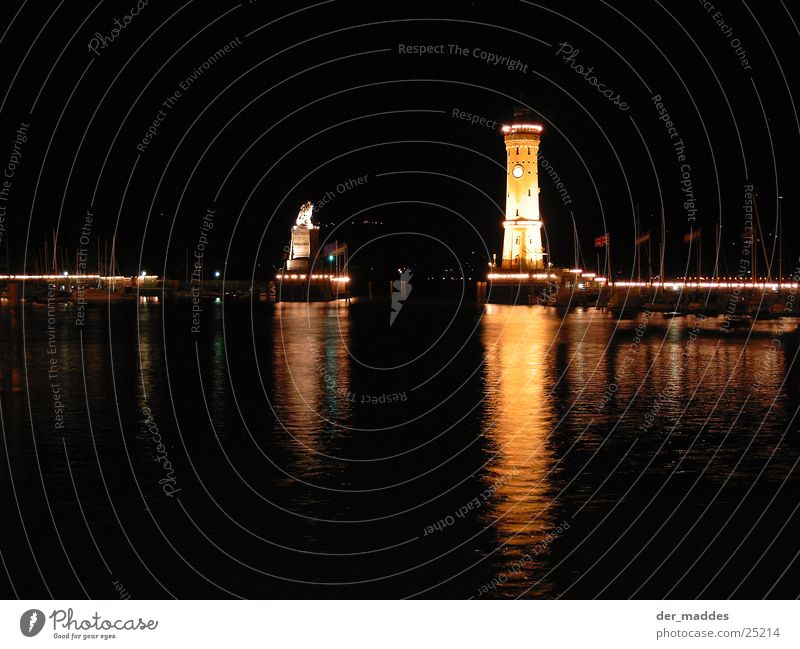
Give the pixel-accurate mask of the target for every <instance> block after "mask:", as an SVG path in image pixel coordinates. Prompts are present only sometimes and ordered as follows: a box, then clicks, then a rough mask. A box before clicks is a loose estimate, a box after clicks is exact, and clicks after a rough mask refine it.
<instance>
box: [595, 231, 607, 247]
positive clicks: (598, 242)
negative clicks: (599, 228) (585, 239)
mask: <svg viewBox="0 0 800 649" xmlns="http://www.w3.org/2000/svg"><path fill="white" fill-rule="evenodd" d="M610 240H611V235H610V234H609V233H608V232H606V233H605V234H604V235H603V236H601V237H595V238H594V247H595V248H602V247H603V246H607V245H608V242H609V241H610Z"/></svg>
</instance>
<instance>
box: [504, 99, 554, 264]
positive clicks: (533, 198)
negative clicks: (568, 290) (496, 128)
mask: <svg viewBox="0 0 800 649" xmlns="http://www.w3.org/2000/svg"><path fill="white" fill-rule="evenodd" d="M514 117H515V120H514V122H513V123H512V124H506V125H505V126H503V129H502V130H503V135H504V138H505V144H506V218H505V220H504V221H503V229H504V231H505V233H504V236H503V261H502V268H503V270H505V271H508V272H513V271H521V272H525V271H541V270H544V267H545V264H544V255H545V252H544V249H543V248H542V220H541V217H540V215H539V166H538V154H539V138H540V136H541V133H542V127H541V126H540V125H539V124H533V123H530V122H527V121H517V117H518V114H515V115H514Z"/></svg>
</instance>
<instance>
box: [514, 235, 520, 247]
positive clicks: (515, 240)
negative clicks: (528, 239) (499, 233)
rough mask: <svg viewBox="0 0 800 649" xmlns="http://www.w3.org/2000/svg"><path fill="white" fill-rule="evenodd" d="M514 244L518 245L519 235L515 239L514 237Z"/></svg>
mask: <svg viewBox="0 0 800 649" xmlns="http://www.w3.org/2000/svg"><path fill="white" fill-rule="evenodd" d="M514 245H517V246H518V245H519V237H517V238H516V239H514Z"/></svg>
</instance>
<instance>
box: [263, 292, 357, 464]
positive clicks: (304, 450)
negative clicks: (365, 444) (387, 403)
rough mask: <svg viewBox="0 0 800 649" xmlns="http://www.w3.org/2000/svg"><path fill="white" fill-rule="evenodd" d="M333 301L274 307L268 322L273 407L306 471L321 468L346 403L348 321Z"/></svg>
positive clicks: (344, 417) (345, 412)
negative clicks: (272, 342)
mask: <svg viewBox="0 0 800 649" xmlns="http://www.w3.org/2000/svg"><path fill="white" fill-rule="evenodd" d="M343 308H344V309H346V308H347V307H346V306H344V307H343V306H342V305H341V304H340V303H338V302H332V303H314V302H312V303H299V302H298V303H290V302H283V303H280V304H278V305H276V313H275V318H274V319H273V340H274V344H273V358H274V368H275V394H274V398H273V408H274V409H275V414H276V416H277V417H278V419H279V421H280V425H281V427H282V428H283V429H284V430H285V431H286V432H287V433H288V434H289V435H290V440H289V441H290V442H291V445H292V446H294V447H295V448H296V458H297V461H298V463H299V467H300V468H302V470H303V471H305V472H314V473H316V472H318V471H320V470H322V469H323V462H322V459H323V458H322V457H321V455H320V454H322V455H325V454H329V453H330V452H331V451H330V444H329V443H328V442H329V441H330V439H331V437H332V436H335V435H336V434H338V432H339V431H340V430H341V429H340V426H341V425H346V422H347V421H348V419H349V416H350V409H351V404H350V402H349V400H348V399H347V396H346V395H347V394H348V392H349V390H350V357H349V355H348V353H347V345H346V341H347V340H348V338H349V330H350V319H349V317H348V316H347V314H346V313H344V312H342V313H340V309H343Z"/></svg>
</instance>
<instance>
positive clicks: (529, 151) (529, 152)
mask: <svg viewBox="0 0 800 649" xmlns="http://www.w3.org/2000/svg"><path fill="white" fill-rule="evenodd" d="M530 154H531V148H530V147H528V155H530Z"/></svg>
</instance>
